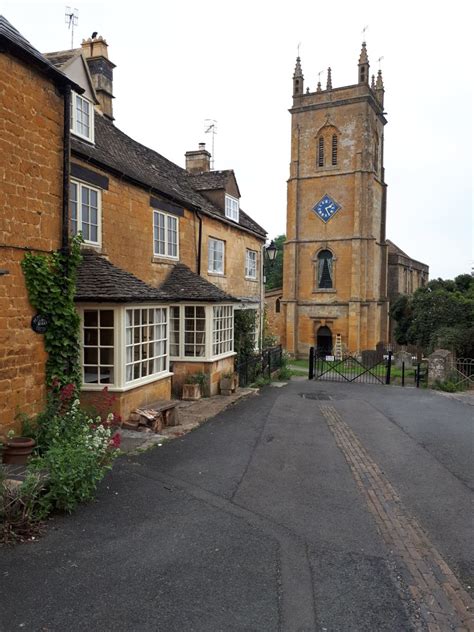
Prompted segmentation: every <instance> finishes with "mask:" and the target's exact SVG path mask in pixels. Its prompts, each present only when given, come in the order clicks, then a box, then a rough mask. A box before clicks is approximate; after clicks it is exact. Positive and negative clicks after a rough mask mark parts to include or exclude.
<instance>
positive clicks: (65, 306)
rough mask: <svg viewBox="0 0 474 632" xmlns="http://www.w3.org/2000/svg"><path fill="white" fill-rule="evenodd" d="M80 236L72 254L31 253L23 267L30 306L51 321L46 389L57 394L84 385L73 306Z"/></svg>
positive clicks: (73, 242) (46, 339) (47, 337)
mask: <svg viewBox="0 0 474 632" xmlns="http://www.w3.org/2000/svg"><path fill="white" fill-rule="evenodd" d="M81 241H82V238H81V237H80V236H76V237H73V238H72V239H71V243H70V249H69V251H66V252H64V251H57V252H53V253H51V254H48V255H45V254H36V253H32V252H28V253H27V254H26V255H25V257H24V259H23V261H22V263H21V265H22V269H23V274H24V275H25V281H26V289H27V291H28V297H29V301H30V303H31V305H32V306H33V308H34V309H36V310H37V311H38V313H39V314H41V315H42V316H46V317H47V319H48V323H49V324H48V329H47V331H46V332H45V334H44V345H45V349H46V351H47V353H48V361H47V363H46V385H47V386H48V387H49V388H54V389H55V390H59V389H61V388H62V387H63V386H65V385H66V384H74V386H75V388H76V389H77V391H78V390H79V388H80V385H81V367H80V363H79V322H80V321H79V314H78V313H77V311H76V308H75V305H74V295H75V291H76V277H77V269H78V266H79V264H80V262H81V259H82V257H81V252H80V245H81Z"/></svg>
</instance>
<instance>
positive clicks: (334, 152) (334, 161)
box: [331, 134, 337, 165]
mask: <svg viewBox="0 0 474 632" xmlns="http://www.w3.org/2000/svg"><path fill="white" fill-rule="evenodd" d="M331 162H332V164H333V165H337V134H333V135H332V155H331Z"/></svg>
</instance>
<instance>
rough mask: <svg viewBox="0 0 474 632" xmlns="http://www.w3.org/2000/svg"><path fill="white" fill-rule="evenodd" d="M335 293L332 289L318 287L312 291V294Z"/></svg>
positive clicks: (334, 289)
mask: <svg viewBox="0 0 474 632" xmlns="http://www.w3.org/2000/svg"><path fill="white" fill-rule="evenodd" d="M336 292H337V290H336V288H334V287H318V288H317V289H316V290H313V294H320V293H321V294H335V293H336Z"/></svg>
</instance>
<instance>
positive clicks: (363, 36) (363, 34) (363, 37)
mask: <svg viewBox="0 0 474 632" xmlns="http://www.w3.org/2000/svg"><path fill="white" fill-rule="evenodd" d="M368 28H369V25H368V24H367V25H366V26H364V28H363V29H362V40H363V41H364V42H365V32H366V30H367V29H368Z"/></svg>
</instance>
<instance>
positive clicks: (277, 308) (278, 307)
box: [275, 298, 281, 314]
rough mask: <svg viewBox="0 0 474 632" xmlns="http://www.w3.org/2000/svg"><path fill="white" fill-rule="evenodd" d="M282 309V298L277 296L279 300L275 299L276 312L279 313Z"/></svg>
mask: <svg viewBox="0 0 474 632" xmlns="http://www.w3.org/2000/svg"><path fill="white" fill-rule="evenodd" d="M280 310H281V299H279V298H277V300H276V301H275V312H276V313H277V314H279V313H280Z"/></svg>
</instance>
